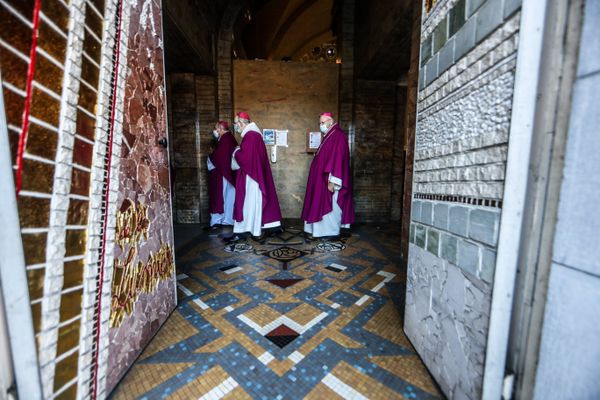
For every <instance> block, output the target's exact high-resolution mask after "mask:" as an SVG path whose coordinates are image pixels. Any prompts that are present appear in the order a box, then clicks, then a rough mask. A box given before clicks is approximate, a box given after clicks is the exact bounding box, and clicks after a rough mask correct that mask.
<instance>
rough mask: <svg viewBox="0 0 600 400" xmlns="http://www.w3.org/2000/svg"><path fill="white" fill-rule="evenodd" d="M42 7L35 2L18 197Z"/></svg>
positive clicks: (22, 132)
mask: <svg viewBox="0 0 600 400" xmlns="http://www.w3.org/2000/svg"><path fill="white" fill-rule="evenodd" d="M40 5H41V0H35V4H34V6H33V21H32V22H33V30H32V33H31V51H30V53H29V68H28V69H27V86H26V87H25V93H26V94H25V107H24V109H23V120H22V123H21V135H19V147H18V148H17V173H16V179H15V189H16V192H17V196H19V192H20V191H21V184H22V179H21V177H22V175H23V153H24V152H25V144H26V143H27V131H28V130H29V111H30V108H31V92H32V89H33V75H34V73H35V53H36V49H37V39H38V36H39V24H40Z"/></svg>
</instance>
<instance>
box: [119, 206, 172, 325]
mask: <svg viewBox="0 0 600 400" xmlns="http://www.w3.org/2000/svg"><path fill="white" fill-rule="evenodd" d="M149 224H150V223H149V220H148V207H147V206H146V205H144V204H141V203H138V204H134V203H133V202H132V201H131V200H129V199H126V200H125V201H123V204H122V205H121V209H120V210H119V212H118V213H117V232H116V242H117V244H118V245H119V246H120V247H121V249H123V250H125V249H128V250H127V251H124V253H125V254H126V256H125V257H124V258H122V259H115V262H114V277H113V283H112V300H111V313H110V327H111V328H115V327H118V326H120V325H121V324H122V323H123V320H124V319H125V317H126V316H128V315H131V314H132V313H133V309H134V307H135V303H136V301H137V299H138V297H139V296H140V294H142V293H152V292H154V291H155V290H156V288H157V286H158V284H159V282H161V281H163V280H168V279H170V278H171V277H172V276H173V270H174V268H175V266H174V261H173V251H172V249H171V246H169V245H168V244H165V243H163V244H162V245H161V247H160V249H158V251H156V252H154V253H150V255H149V257H148V260H147V261H146V262H145V263H144V262H142V261H140V260H138V257H137V256H138V250H137V245H138V244H139V243H140V241H141V240H142V238H143V239H144V240H147V239H148V228H149Z"/></svg>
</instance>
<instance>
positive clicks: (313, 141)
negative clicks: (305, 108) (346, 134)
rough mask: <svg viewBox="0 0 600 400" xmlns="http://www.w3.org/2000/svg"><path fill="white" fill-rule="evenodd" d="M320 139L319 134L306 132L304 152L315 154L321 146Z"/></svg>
mask: <svg viewBox="0 0 600 400" xmlns="http://www.w3.org/2000/svg"><path fill="white" fill-rule="evenodd" d="M322 138H323V134H322V133H321V132H310V131H308V132H306V152H307V153H315V152H316V151H317V149H318V148H319V146H320V145H321V140H322Z"/></svg>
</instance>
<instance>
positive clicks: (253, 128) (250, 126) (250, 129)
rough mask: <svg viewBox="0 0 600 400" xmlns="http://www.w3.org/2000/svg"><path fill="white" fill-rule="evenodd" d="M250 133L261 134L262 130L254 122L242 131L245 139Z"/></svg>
mask: <svg viewBox="0 0 600 400" xmlns="http://www.w3.org/2000/svg"><path fill="white" fill-rule="evenodd" d="M248 131H256V132H259V133H260V129H258V126H257V125H256V124H255V123H254V122H250V123H249V124H248V125H246V127H245V128H244V130H243V131H242V137H244V136H245V135H246V133H248Z"/></svg>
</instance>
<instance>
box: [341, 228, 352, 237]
mask: <svg viewBox="0 0 600 400" xmlns="http://www.w3.org/2000/svg"><path fill="white" fill-rule="evenodd" d="M351 236H352V232H350V228H342V229H341V230H340V237H341V238H349V237H351Z"/></svg>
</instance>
